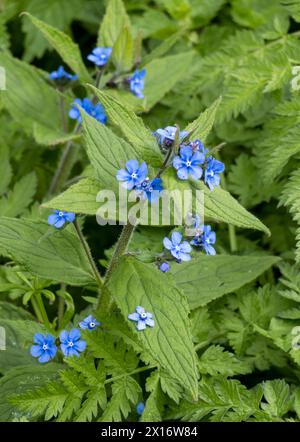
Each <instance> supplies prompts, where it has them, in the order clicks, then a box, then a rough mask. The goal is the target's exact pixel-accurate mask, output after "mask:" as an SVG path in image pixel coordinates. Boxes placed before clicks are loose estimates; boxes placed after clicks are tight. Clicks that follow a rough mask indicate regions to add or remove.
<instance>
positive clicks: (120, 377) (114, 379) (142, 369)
mask: <svg viewBox="0 0 300 442" xmlns="http://www.w3.org/2000/svg"><path fill="white" fill-rule="evenodd" d="M156 367H157V366H156V365H149V366H147V367H141V368H137V369H136V370H133V371H131V372H130V373H125V374H120V375H118V376H114V377H113V378H110V379H106V380H105V381H104V384H110V383H111V382H115V381H117V380H118V379H122V378H124V377H126V376H133V375H135V374H137V373H142V372H143V371H147V370H151V369H152V368H156Z"/></svg>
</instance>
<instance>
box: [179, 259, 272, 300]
mask: <svg viewBox="0 0 300 442" xmlns="http://www.w3.org/2000/svg"><path fill="white" fill-rule="evenodd" d="M278 261H279V258H277V257H274V256H230V255H219V256H205V255H201V256H197V257H194V258H193V259H192V260H191V261H190V262H188V263H181V264H180V265H176V266H175V265H174V266H172V268H171V269H172V273H173V274H174V278H175V281H176V283H177V285H178V287H179V288H180V289H181V290H183V291H184V293H185V294H186V296H187V298H188V302H189V305H190V307H191V308H193V309H194V308H197V307H200V306H203V305H206V304H207V303H209V302H211V301H213V300H214V299H217V298H220V297H221V296H223V295H225V294H226V293H231V292H233V291H235V290H237V289H239V288H240V287H242V286H243V285H245V284H248V283H249V282H250V281H253V280H254V279H255V278H257V277H258V276H259V275H261V274H262V273H263V272H265V271H266V270H267V269H269V268H270V267H271V266H272V265H274V264H276V263H277V262H278Z"/></svg>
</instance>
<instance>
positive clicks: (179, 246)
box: [163, 232, 192, 261]
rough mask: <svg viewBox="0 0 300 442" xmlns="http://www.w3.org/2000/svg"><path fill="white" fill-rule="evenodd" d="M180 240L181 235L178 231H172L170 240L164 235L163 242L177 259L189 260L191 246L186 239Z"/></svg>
mask: <svg viewBox="0 0 300 442" xmlns="http://www.w3.org/2000/svg"><path fill="white" fill-rule="evenodd" d="M181 240H182V235H181V233H179V232H173V233H172V236H171V240H169V238H167V237H165V238H164V241H163V244H164V246H165V248H166V249H167V250H170V252H171V255H172V256H174V258H176V259H177V260H178V261H189V260H190V259H191V256H190V253H191V251H192V248H191V246H190V244H189V243H188V242H187V241H183V242H181Z"/></svg>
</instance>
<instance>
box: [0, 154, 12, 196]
mask: <svg viewBox="0 0 300 442" xmlns="http://www.w3.org/2000/svg"><path fill="white" fill-rule="evenodd" d="M11 175H12V170H11V165H10V162H9V150H8V148H7V147H5V146H1V151H0V177H1V178H0V196H1V195H2V194H3V193H4V192H6V190H7V188H8V186H9V183H10V180H11Z"/></svg>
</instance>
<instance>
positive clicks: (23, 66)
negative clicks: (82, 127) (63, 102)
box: [0, 52, 65, 139]
mask: <svg viewBox="0 0 300 442" xmlns="http://www.w3.org/2000/svg"><path fill="white" fill-rule="evenodd" d="M0 65H1V66H3V67H4V68H5V70H6V87H7V89H6V90H5V91H1V92H0V96H1V100H2V99H3V103H4V106H5V108H6V109H7V110H8V111H9V113H10V114H11V116H12V117H13V118H14V119H15V120H16V121H17V122H18V124H20V125H21V126H22V127H23V128H24V129H25V130H27V132H29V133H32V131H33V128H34V126H35V125H39V126H43V127H45V128H47V129H48V131H51V132H52V133H53V137H54V139H57V138H61V137H62V136H64V135H65V134H64V132H63V127H62V122H61V118H60V111H59V95H58V94H57V92H56V91H55V89H54V88H52V87H51V86H50V85H48V84H47V83H46V82H45V80H44V78H43V77H42V75H41V73H40V71H38V70H37V68H35V67H34V66H31V65H28V64H27V63H24V62H22V61H20V60H17V59H15V58H13V57H12V56H10V55H9V54H8V53H4V52H1V53H0Z"/></svg>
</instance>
